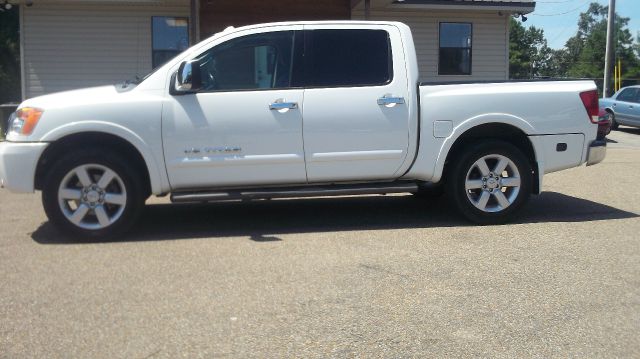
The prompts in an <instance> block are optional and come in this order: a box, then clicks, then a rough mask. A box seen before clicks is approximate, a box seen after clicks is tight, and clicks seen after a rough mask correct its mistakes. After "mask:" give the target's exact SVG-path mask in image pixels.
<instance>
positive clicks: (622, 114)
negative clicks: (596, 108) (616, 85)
mask: <svg viewBox="0 0 640 359" xmlns="http://www.w3.org/2000/svg"><path fill="white" fill-rule="evenodd" d="M600 108H601V109H603V110H605V111H607V112H609V113H611V114H612V115H613V119H612V124H611V128H612V129H614V130H615V129H616V128H618V125H625V126H633V127H640V85H636V86H629V87H623V88H621V89H620V91H618V92H616V93H615V94H614V95H613V96H611V97H609V98H603V99H600Z"/></svg>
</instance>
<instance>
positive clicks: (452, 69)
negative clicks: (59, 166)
mask: <svg viewBox="0 0 640 359" xmlns="http://www.w3.org/2000/svg"><path fill="white" fill-rule="evenodd" d="M534 7H535V2H534V1H533V0H271V1H264V0H245V1H239V0H131V1H121V0H21V1H20V33H21V57H22V58H21V60H22V61H21V62H22V82H23V83H22V96H23V98H25V99H26V98H31V97H34V96H38V95H42V94H46V93H51V92H56V91H61V90H68V89H72V88H79V87H87V86H94V85H102V84H109V83H116V82H121V81H124V80H126V79H130V78H132V77H135V76H136V75H138V76H142V75H144V74H146V73H148V72H149V71H151V70H152V69H153V68H154V67H155V66H158V65H160V64H161V63H162V62H163V61H165V60H167V59H168V58H170V57H172V56H174V55H175V54H177V53H179V52H180V51H181V50H183V49H185V48H186V47H187V46H188V45H189V44H192V43H194V42H197V41H198V40H199V39H203V38H205V37H208V36H210V35H212V34H213V33H215V32H217V31H220V30H222V29H224V28H226V27H227V26H242V25H247V24H254V23H262V22H272V21H290V20H338V19H339V20H345V19H367V18H368V19H371V20H389V21H402V22H404V23H406V24H408V25H409V26H410V27H411V28H412V30H413V35H414V40H415V43H416V49H417V52H418V61H419V66H420V73H421V77H422V80H423V81H426V82H438V81H470V80H504V79H507V78H508V77H509V17H510V16H514V15H515V16H517V15H518V14H527V13H529V12H532V11H533V10H534Z"/></svg>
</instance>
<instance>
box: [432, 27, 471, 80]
mask: <svg viewBox="0 0 640 359" xmlns="http://www.w3.org/2000/svg"><path fill="white" fill-rule="evenodd" d="M471 39H472V28H471V24H470V23H455V22H441V23H440V55H439V59H438V60H439V62H438V75H471Z"/></svg>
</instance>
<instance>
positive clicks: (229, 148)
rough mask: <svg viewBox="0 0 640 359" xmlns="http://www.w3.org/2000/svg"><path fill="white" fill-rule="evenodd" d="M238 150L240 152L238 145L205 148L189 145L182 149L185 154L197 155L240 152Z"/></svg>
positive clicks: (240, 148)
mask: <svg viewBox="0 0 640 359" xmlns="http://www.w3.org/2000/svg"><path fill="white" fill-rule="evenodd" d="M240 152H242V147H239V146H225V147H205V148H196V147H191V148H188V149H186V150H184V153H185V154H187V155H197V154H200V153H206V154H227V153H240Z"/></svg>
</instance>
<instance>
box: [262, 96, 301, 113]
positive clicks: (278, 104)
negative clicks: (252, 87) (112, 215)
mask: <svg viewBox="0 0 640 359" xmlns="http://www.w3.org/2000/svg"><path fill="white" fill-rule="evenodd" d="M296 108H298V103H297V102H285V101H284V99H281V98H279V99H277V100H275V101H273V102H272V103H270V104H269V110H273V111H280V110H295V109H296Z"/></svg>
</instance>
